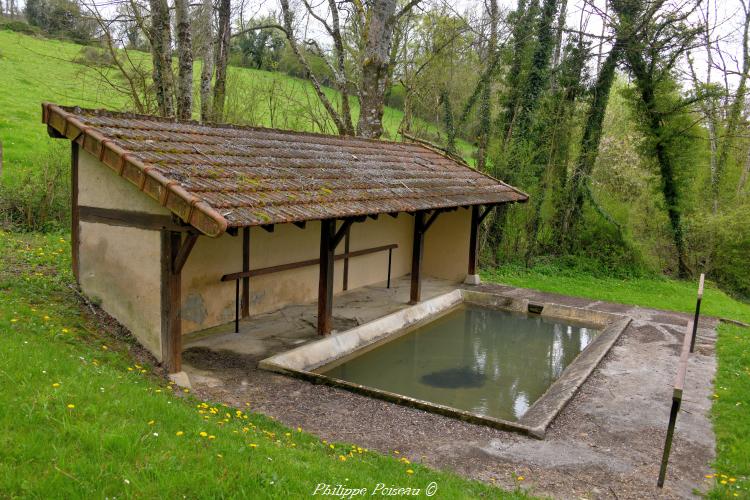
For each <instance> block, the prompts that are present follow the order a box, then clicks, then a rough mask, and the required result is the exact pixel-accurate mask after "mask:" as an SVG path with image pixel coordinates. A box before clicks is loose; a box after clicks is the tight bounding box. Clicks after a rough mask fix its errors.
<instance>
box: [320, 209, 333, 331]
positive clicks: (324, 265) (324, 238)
mask: <svg viewBox="0 0 750 500" xmlns="http://www.w3.org/2000/svg"><path fill="white" fill-rule="evenodd" d="M335 239H336V221H335V220H334V219H327V220H322V221H320V279H319V281H318V334H319V335H328V334H329V333H331V329H332V316H333V261H334V254H333V252H334V250H335V248H336V244H335Z"/></svg>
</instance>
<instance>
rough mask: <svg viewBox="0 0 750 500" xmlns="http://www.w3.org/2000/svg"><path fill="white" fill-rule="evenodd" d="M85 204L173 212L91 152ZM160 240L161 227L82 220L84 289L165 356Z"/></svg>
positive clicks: (82, 168)
mask: <svg viewBox="0 0 750 500" xmlns="http://www.w3.org/2000/svg"><path fill="white" fill-rule="evenodd" d="M78 179H79V181H78V200H79V204H80V205H87V206H93V207H101V208H111V209H121V210H137V211H142V212H150V213H157V214H168V213H169V211H168V210H166V209H165V208H163V207H161V206H159V204H157V203H156V202H155V201H153V200H152V199H150V198H149V197H148V196H146V195H145V194H143V193H141V192H140V191H139V190H138V188H136V187H135V186H134V185H132V184H131V183H129V182H128V181H126V180H124V179H121V178H120V177H119V176H118V175H117V174H116V173H115V172H113V171H112V169H110V168H109V167H107V166H106V165H103V164H101V163H100V162H99V160H98V159H97V158H95V157H93V156H92V155H90V154H89V153H87V152H86V151H83V150H80V154H79V160H78ZM160 258H161V240H160V235H159V232H158V231H147V230H143V229H135V228H128V227H118V226H109V225H106V224H96V223H88V222H81V223H80V246H79V269H80V281H81V289H82V290H83V292H84V293H85V294H86V295H88V296H89V297H90V298H91V299H92V300H93V301H95V302H96V303H99V304H100V305H101V307H102V308H103V309H104V310H105V311H107V313H109V314H110V315H111V316H112V317H114V318H115V319H116V320H117V321H119V322H120V323H122V324H123V325H124V326H125V327H126V328H128V330H130V331H131V332H132V333H133V335H135V336H136V338H138V340H139V341H140V342H141V343H142V344H143V345H144V346H145V347H146V348H147V349H148V350H149V351H151V352H152V353H153V354H154V355H155V356H156V357H157V358H159V359H161V262H160Z"/></svg>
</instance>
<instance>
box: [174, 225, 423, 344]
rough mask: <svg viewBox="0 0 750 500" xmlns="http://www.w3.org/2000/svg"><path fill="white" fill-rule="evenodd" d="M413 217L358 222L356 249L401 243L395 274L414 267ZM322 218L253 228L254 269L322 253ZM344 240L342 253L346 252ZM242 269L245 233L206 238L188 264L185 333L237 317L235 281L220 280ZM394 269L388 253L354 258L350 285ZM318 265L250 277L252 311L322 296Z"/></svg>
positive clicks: (337, 287) (338, 279)
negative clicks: (268, 228) (272, 228)
mask: <svg viewBox="0 0 750 500" xmlns="http://www.w3.org/2000/svg"><path fill="white" fill-rule="evenodd" d="M412 231H413V218H412V217H410V216H408V215H406V214H401V215H399V217H398V218H396V219H394V218H392V217H389V216H386V215H383V216H381V217H379V218H378V220H371V219H368V220H367V221H366V222H362V223H357V224H354V225H352V229H351V240H350V242H351V243H350V250H351V251H354V250H360V249H366V248H372V247H376V246H381V245H387V244H391V243H396V244H397V245H398V246H399V247H398V248H397V249H396V250H394V252H393V260H392V271H391V273H392V274H391V276H392V277H393V278H395V277H398V276H403V275H404V274H408V273H409V272H410V269H411V241H412ZM319 248H320V223H319V222H308V224H307V227H306V228H305V229H300V228H298V227H296V226H294V225H292V224H279V225H277V226H276V228H275V231H274V232H273V233H269V232H267V231H265V230H263V229H261V228H259V227H255V228H252V229H251V233H250V268H251V269H257V268H261V267H269V266H275V265H279V264H287V263H290V262H297V261H301V260H308V259H317V258H318V257H319V256H320V253H319V252H320V250H319ZM343 251H344V243H343V241H342V243H341V244H340V245H339V246H338V248H337V249H336V253H337V254H339V253H343ZM343 266H344V262H343V260H339V261H336V264H335V267H334V293H338V292H340V291H341V290H342V286H343V281H342V280H343V275H342V273H343ZM241 270H242V238H241V237H239V236H238V237H232V236H229V235H224V236H221V237H220V238H216V239H212V238H200V239H199V240H198V243H196V245H195V248H194V249H193V252H192V253H191V255H190V258H189V259H188V261H187V264H186V265H185V268H184V269H183V275H182V284H183V314H182V319H183V325H182V327H183V332H184V333H189V332H192V331H196V330H201V329H203V328H207V327H210V326H214V325H217V324H222V323H227V322H229V321H232V319H233V318H234V307H235V285H234V282H224V283H222V282H220V281H219V280H220V278H221V276H222V275H224V274H229V273H233V272H238V271H241ZM387 272H388V254H387V252H382V253H377V254H372V255H365V256H360V257H354V258H352V259H350V260H349V288H350V289H353V288H357V287H360V286H364V285H368V284H372V283H377V282H381V281H385V279H386V277H387ZM318 278H319V273H318V267H317V266H309V267H304V268H299V269H293V270H289V271H282V272H278V273H274V274H268V275H265V276H258V277H257V278H252V279H251V280H250V314H251V315H252V314H259V313H263V312H269V311H273V310H277V309H279V308H281V307H284V306H285V305H288V304H300V303H306V302H310V301H313V300H316V298H317V296H318Z"/></svg>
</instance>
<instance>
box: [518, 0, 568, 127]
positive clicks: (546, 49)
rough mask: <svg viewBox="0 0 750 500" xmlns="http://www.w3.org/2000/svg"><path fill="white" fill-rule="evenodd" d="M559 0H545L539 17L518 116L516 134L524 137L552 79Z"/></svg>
mask: <svg viewBox="0 0 750 500" xmlns="http://www.w3.org/2000/svg"><path fill="white" fill-rule="evenodd" d="M557 2H558V0H544V3H543V4H542V15H541V17H540V18H539V23H538V25H537V30H536V35H537V42H536V48H535V49H534V54H533V55H532V58H531V68H530V70H529V77H528V78H527V80H526V83H525V85H523V90H522V91H521V99H520V102H519V109H518V116H517V117H516V123H517V129H516V134H517V135H518V136H519V137H523V136H525V135H526V133H527V132H528V131H529V127H530V126H531V120H532V117H533V115H534V111H535V109H536V108H537V105H538V103H539V97H540V95H541V94H542V91H544V89H545V88H546V87H547V84H548V83H549V79H550V71H549V67H550V62H551V57H552V52H553V51H554V48H555V39H554V37H553V28H552V25H553V24H554V21H555V12H557Z"/></svg>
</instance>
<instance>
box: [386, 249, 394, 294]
mask: <svg viewBox="0 0 750 500" xmlns="http://www.w3.org/2000/svg"><path fill="white" fill-rule="evenodd" d="M391 260H393V249H392V248H389V249H388V281H387V282H386V285H385V287H386V288H390V287H391Z"/></svg>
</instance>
